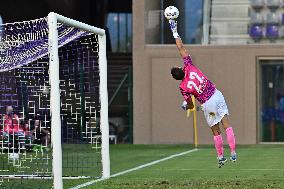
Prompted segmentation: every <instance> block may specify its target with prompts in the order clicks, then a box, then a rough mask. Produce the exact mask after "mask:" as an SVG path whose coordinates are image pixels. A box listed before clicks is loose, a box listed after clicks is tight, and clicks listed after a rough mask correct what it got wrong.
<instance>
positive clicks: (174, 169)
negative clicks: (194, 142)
mask: <svg viewBox="0 0 284 189" xmlns="http://www.w3.org/2000/svg"><path fill="white" fill-rule="evenodd" d="M167 170H170V171H216V170H215V169H167ZM224 170H228V171H284V169H269V168H268V169H231V168H229V169H227V168H226V167H225V168H224Z"/></svg>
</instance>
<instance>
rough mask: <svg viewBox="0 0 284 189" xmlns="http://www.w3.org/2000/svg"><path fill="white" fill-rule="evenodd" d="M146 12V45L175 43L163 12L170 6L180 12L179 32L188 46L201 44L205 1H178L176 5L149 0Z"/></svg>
mask: <svg viewBox="0 0 284 189" xmlns="http://www.w3.org/2000/svg"><path fill="white" fill-rule="evenodd" d="M146 2H147V8H146V12H145V19H146V20H145V23H146V43H148V44H170V43H173V42H174V39H173V37H172V33H171V31H170V29H169V24H168V21H167V20H166V19H165V18H164V12H163V10H164V9H165V8H166V7H167V6H170V5H174V6H176V7H177V8H178V9H179V11H180V16H179V18H178V32H179V35H180V36H181V37H182V39H183V42H184V43H186V44H201V40H202V37H203V36H202V32H203V31H202V28H203V0H176V1H175V4H168V3H165V2H164V1H163V0H161V1H156V2H152V1H151V0H147V1H146Z"/></svg>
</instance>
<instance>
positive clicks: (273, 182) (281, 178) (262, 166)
mask: <svg viewBox="0 0 284 189" xmlns="http://www.w3.org/2000/svg"><path fill="white" fill-rule="evenodd" d="M78 148H79V149H78ZM190 149H193V147H192V145H111V146H110V153H111V173H112V174H115V173H118V172H121V171H124V170H127V169H131V168H134V167H137V166H139V165H142V164H145V163H149V162H152V161H155V160H158V159H161V158H164V157H167V156H169V155H173V154H176V153H180V152H184V151H187V150H190ZM237 149H238V161H237V162H236V163H233V162H229V161H228V162H227V163H226V165H225V166H224V167H222V168H221V169H219V168H218V167H217V160H216V154H215V149H214V147H213V145H210V146H208V145H207V146H200V147H199V150H198V151H196V152H192V153H189V154H186V155H183V156H180V157H176V158H173V159H170V160H167V161H163V162H160V163H158V164H155V165H152V166H149V167H146V168H143V169H139V170H136V171H133V172H130V173H127V174H124V175H121V176H118V177H115V178H111V179H109V180H106V181H101V182H97V183H95V184H93V185H90V186H88V187H85V188H88V189H136V188H137V189H140V188H141V189H146V188H147V189H148V188H155V189H156V188H157V189H164V188H165V189H186V188H193V189H197V188H220V189H221V188H225V189H231V188H232V189H243V188H247V189H262V188H263V189H264V188H267V189H270V188H275V189H277V188H279V189H282V188H284V150H283V149H284V145H243V146H238V148H237ZM64 150H68V151H69V152H70V153H71V154H72V153H74V154H76V153H78V151H79V152H80V153H79V158H82V159H84V157H85V156H86V154H85V153H87V151H88V149H86V148H82V147H80V146H79V145H77V146H65V148H64ZM226 154H227V155H228V149H226ZM73 163H74V162H73ZM87 171H90V170H87ZM68 172H69V173H70V174H72V170H69V171H68ZM87 181H90V179H85V180H72V181H70V180H69V181H66V180H65V181H64V188H69V187H72V186H76V185H78V184H81V183H84V182H87ZM13 182H15V183H17V182H19V181H12V180H10V183H13ZM18 186H19V185H18ZM2 188H3V187H2ZM17 188H19V187H17ZM30 188H45V187H44V184H43V185H42V184H41V185H39V184H35V183H31V187H30Z"/></svg>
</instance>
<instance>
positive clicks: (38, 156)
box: [0, 13, 110, 189]
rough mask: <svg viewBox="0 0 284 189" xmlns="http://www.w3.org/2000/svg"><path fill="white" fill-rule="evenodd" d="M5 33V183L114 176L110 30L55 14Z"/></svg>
mask: <svg viewBox="0 0 284 189" xmlns="http://www.w3.org/2000/svg"><path fill="white" fill-rule="evenodd" d="M0 35H1V37H0V71H1V72H0V87H1V90H0V93H1V94H0V95H1V96H0V111H1V112H0V115H1V120H0V129H1V131H0V187H1V188H56V189H58V188H63V186H64V188H66V187H72V186H74V185H76V184H80V183H82V182H86V181H88V180H93V179H97V178H108V177H109V174H110V173H109V150H108V142H109V137H108V102H107V82H106V80H107V78H106V76H107V75H106V54H105V53H106V52H105V47H106V45H105V33H104V30H102V29H99V28H95V27H92V26H89V25H87V24H83V23H80V22H78V21H75V20H72V19H68V18H65V17H63V16H60V15H58V14H55V13H50V14H49V15H48V17H46V18H42V19H37V20H31V21H25V22H17V23H9V24H4V25H2V26H1V28H0Z"/></svg>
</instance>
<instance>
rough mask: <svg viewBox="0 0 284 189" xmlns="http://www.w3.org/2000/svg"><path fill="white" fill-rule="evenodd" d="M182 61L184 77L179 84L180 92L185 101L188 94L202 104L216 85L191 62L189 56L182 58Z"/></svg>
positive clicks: (211, 93) (212, 92)
mask: <svg viewBox="0 0 284 189" xmlns="http://www.w3.org/2000/svg"><path fill="white" fill-rule="evenodd" d="M183 62H184V68H183V71H184V73H185V77H184V79H183V80H182V82H181V83H180V85H179V88H180V91H181V94H182V95H183V97H184V99H185V100H186V101H187V100H188V99H189V98H190V95H193V96H194V97H195V98H196V100H198V101H199V102H200V104H203V103H204V102H206V101H207V100H208V99H209V98H210V97H211V96H212V95H213V94H214V92H215V90H216V87H215V85H214V84H213V83H212V82H211V81H210V80H209V79H207V77H206V76H205V75H204V74H203V73H202V72H201V71H200V70H199V69H198V68H197V67H196V66H194V65H193V64H192V60H191V57H190V56H187V57H185V58H183Z"/></svg>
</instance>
